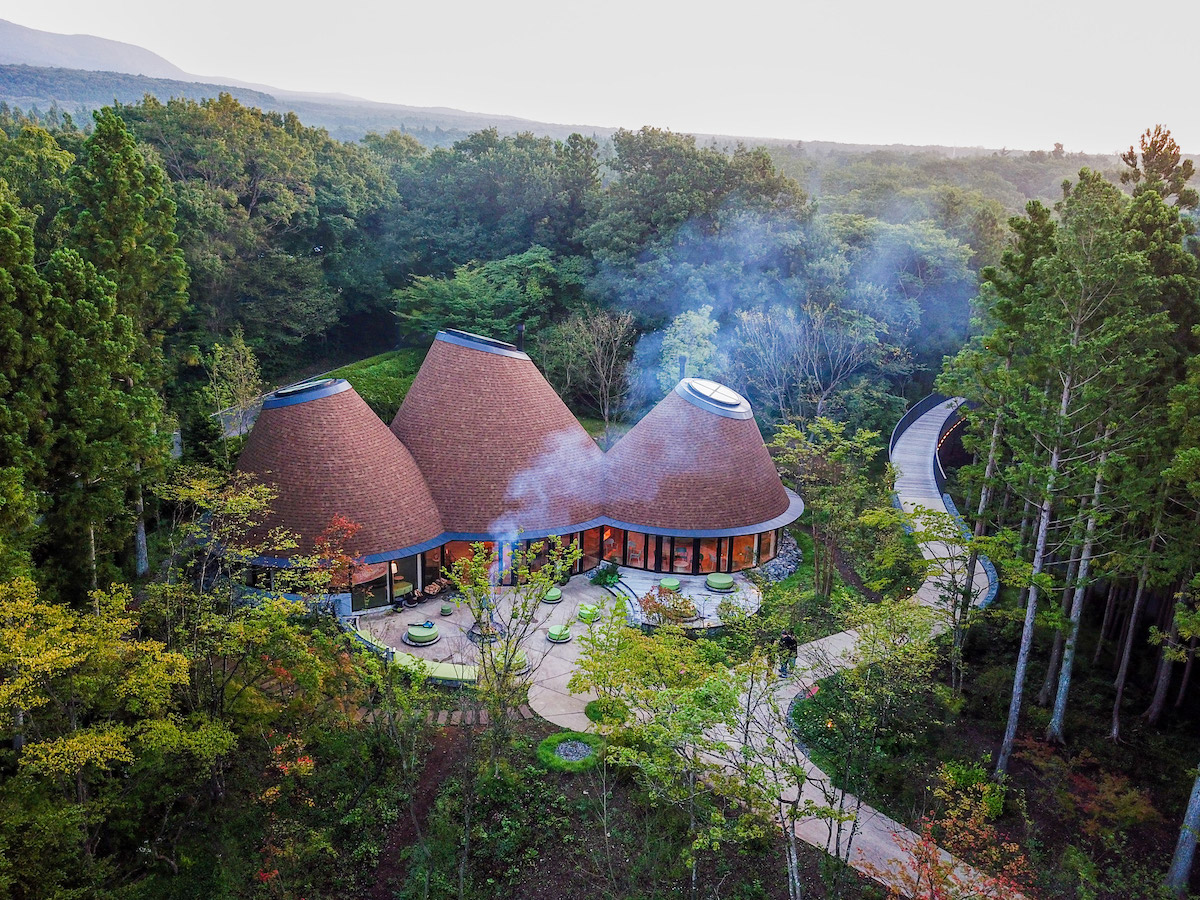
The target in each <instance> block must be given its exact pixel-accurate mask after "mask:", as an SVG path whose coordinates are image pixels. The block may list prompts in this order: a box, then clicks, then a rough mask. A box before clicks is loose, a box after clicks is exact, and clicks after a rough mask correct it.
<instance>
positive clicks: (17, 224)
mask: <svg viewBox="0 0 1200 900" xmlns="http://www.w3.org/2000/svg"><path fill="white" fill-rule="evenodd" d="M26 221H27V216H26V214H25V213H24V211H23V210H21V209H20V207H18V206H17V205H16V202H15V200H14V199H13V198H12V196H11V195H10V194H9V193H8V190H7V188H4V187H2V186H0V580H3V579H4V578H6V577H8V576H11V575H13V574H16V573H17V572H18V571H19V570H21V569H23V568H25V566H26V565H27V563H28V558H27V551H28V547H29V544H30V542H31V539H32V531H33V518H34V515H35V513H36V509H35V505H34V500H33V497H34V493H33V486H34V484H35V483H36V481H37V478H38V474H39V472H40V469H41V464H42V458H41V453H42V452H43V449H44V445H45V440H46V418H45V416H44V409H45V405H46V403H47V400H48V397H49V396H50V394H51V392H52V391H53V389H54V371H53V368H52V366H51V358H52V354H51V345H50V334H49V330H48V323H47V315H48V308H49V306H50V304H51V299H50V289H49V286H48V285H47V284H46V282H45V281H44V280H43V279H42V278H41V276H40V275H38V273H37V270H36V269H35V268H34V253H33V230H32V229H31V228H30V227H29V226H28V225H27V224H25V222H26Z"/></svg>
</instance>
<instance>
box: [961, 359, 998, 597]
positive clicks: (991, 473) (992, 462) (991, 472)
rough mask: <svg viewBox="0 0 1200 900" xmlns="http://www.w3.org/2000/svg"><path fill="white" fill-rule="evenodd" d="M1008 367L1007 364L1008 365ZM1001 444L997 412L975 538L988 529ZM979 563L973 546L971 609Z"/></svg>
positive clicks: (967, 593)
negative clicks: (998, 450)
mask: <svg viewBox="0 0 1200 900" xmlns="http://www.w3.org/2000/svg"><path fill="white" fill-rule="evenodd" d="M1006 368H1007V366H1006ZM999 444H1000V414H999V413H997V414H996V421H995V422H993V423H992V441H991V444H990V445H989V446H988V459H987V465H985V466H984V468H983V484H981V485H980V486H979V506H978V508H977V509H976V510H975V532H974V533H975V538H976V540H978V539H979V538H981V537H983V535H984V532H985V531H986V530H987V519H986V513H987V508H988V504H989V503H991V502H992V479H993V478H995V477H996V448H997V447H998V446H999ZM978 563H979V551H978V550H976V549H975V548H974V547H972V548H971V555H970V557H969V558H968V559H967V580H966V584H965V585H964V586H963V604H964V605H965V606H966V607H967V608H968V609H969V608H970V605H971V602H972V600H973V599H974V598H973V597H972V596H971V592H972V590H973V589H974V587H975V567H976V566H977V565H978Z"/></svg>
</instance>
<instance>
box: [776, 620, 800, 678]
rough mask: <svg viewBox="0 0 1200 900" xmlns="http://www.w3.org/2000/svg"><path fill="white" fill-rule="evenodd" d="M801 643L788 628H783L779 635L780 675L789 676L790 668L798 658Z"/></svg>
mask: <svg viewBox="0 0 1200 900" xmlns="http://www.w3.org/2000/svg"><path fill="white" fill-rule="evenodd" d="M799 646H800V645H799V644H797V643H796V639H795V637H793V636H792V633H791V632H790V631H789V630H788V629H786V628H785V629H783V631H782V632H781V633H780V635H779V677H780V678H787V677H788V669H789V668H791V665H792V663H793V662H794V661H795V659H796V651H797V650H798V649H799Z"/></svg>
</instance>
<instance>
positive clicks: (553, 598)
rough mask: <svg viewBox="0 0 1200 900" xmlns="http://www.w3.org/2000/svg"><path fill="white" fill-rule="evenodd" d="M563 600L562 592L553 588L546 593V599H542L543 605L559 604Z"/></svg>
mask: <svg viewBox="0 0 1200 900" xmlns="http://www.w3.org/2000/svg"><path fill="white" fill-rule="evenodd" d="M561 599H562V591H560V590H559V589H558V588H556V587H552V588H550V590H548V591H546V595H545V596H544V597H542V602H543V603H557V602H558V601H559V600H561Z"/></svg>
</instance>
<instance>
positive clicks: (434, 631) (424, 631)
mask: <svg viewBox="0 0 1200 900" xmlns="http://www.w3.org/2000/svg"><path fill="white" fill-rule="evenodd" d="M404 636H405V637H406V638H408V639H409V641H411V642H412V643H414V644H432V643H433V642H434V641H436V640H437V639H438V627H437V626H436V625H409V626H408V631H406V632H405V634H404Z"/></svg>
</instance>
